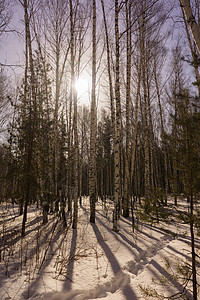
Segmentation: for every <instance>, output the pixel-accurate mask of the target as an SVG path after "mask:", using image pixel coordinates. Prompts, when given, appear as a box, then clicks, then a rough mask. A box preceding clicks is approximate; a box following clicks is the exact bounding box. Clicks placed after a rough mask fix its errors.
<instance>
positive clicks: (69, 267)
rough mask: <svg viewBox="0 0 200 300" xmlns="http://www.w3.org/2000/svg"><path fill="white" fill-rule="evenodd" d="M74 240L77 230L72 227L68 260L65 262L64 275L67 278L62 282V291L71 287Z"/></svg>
mask: <svg viewBox="0 0 200 300" xmlns="http://www.w3.org/2000/svg"><path fill="white" fill-rule="evenodd" d="M76 240H77V230H76V229H73V234H72V240H71V248H70V253H69V262H68V264H67V269H66V276H67V280H66V281H65V282H64V284H63V291H69V290H71V288H72V282H73V281H72V278H73V270H74V262H75V259H74V256H75V253H76Z"/></svg>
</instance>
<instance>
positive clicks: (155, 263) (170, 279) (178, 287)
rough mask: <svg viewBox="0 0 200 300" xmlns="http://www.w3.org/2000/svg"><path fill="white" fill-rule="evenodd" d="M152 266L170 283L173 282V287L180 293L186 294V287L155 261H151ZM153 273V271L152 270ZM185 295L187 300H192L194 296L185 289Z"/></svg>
mask: <svg viewBox="0 0 200 300" xmlns="http://www.w3.org/2000/svg"><path fill="white" fill-rule="evenodd" d="M150 264H152V266H153V267H154V268H155V269H156V270H158V271H159V272H160V273H161V274H162V275H163V276H164V277H165V278H166V279H167V280H168V281H170V282H171V284H173V286H174V287H175V288H176V289H177V290H178V291H179V293H183V292H184V287H183V285H182V284H181V283H179V282H178V281H177V280H175V279H173V278H172V277H171V276H170V275H169V274H168V273H167V272H166V271H165V270H164V269H163V268H162V267H161V266H160V265H159V264H158V263H157V262H156V261H155V260H154V259H152V260H151V262H150ZM151 271H152V270H151ZM184 294H185V295H187V297H189V298H187V299H192V294H191V293H190V292H189V291H188V290H187V289H185V293H184Z"/></svg>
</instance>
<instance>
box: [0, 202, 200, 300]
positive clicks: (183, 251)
mask: <svg viewBox="0 0 200 300" xmlns="http://www.w3.org/2000/svg"><path fill="white" fill-rule="evenodd" d="M180 201H181V202H180ZM180 201H179V206H178V209H180V210H182V211H184V210H186V211H187V205H188V204H187V201H186V200H184V199H182V200H180ZM96 208H97V212H96V224H90V223H89V201H88V199H87V198H83V201H82V206H80V207H79V219H78V229H77V230H73V229H72V228H71V225H70V217H69V216H67V221H68V227H67V228H66V229H63V227H62V222H61V221H60V220H59V217H58V216H56V215H49V216H48V218H49V222H48V224H46V225H42V215H41V212H40V210H39V209H37V208H36V207H35V206H30V207H29V209H28V221H27V225H26V236H25V238H24V239H21V238H20V229H21V222H22V217H21V216H18V207H17V206H16V205H14V206H13V205H11V204H9V205H6V204H1V211H0V234H1V244H0V247H1V257H0V258H1V259H0V270H1V271H0V299H1V300H8V299H13V300H18V299H34V300H38V299H46V300H55V299H58V300H62V299H65V300H66V299H69V300H71V299H77V300H83V299H99V300H103V299H106V300H122V299H127V300H134V299H181V297H182V298H183V299H192V282H191V280H187V278H188V277H190V275H191V274H190V273H191V269H190V266H191V248H190V234H189V226H188V225H186V224H181V223H180V222H177V221H176V220H175V218H174V217H173V214H172V212H175V210H174V208H173V207H171V214H169V216H168V218H166V220H165V221H162V222H159V223H153V224H150V223H147V222H146V221H144V220H143V221H142V220H139V221H138V222H137V228H136V229H135V232H134V233H133V232H132V225H131V218H129V219H125V218H123V217H121V218H120V221H119V227H120V230H119V232H118V233H116V232H113V231H112V225H113V224H112V209H113V207H112V202H109V201H107V208H106V209H105V207H104V205H102V202H101V201H99V202H98V203H97V206H96ZM176 214H178V213H176ZM196 246H197V248H196V250H197V254H198V255H199V252H200V251H199V247H200V239H199V238H198V237H197V238H196ZM198 261H199V257H198V256H197V271H198V272H199V267H200V265H199V264H198ZM190 278H191V277H190ZM170 297H173V298H170Z"/></svg>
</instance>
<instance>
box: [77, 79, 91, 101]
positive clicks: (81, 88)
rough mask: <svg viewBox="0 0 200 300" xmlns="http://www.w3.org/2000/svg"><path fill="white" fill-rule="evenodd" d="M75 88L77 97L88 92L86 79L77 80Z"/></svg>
mask: <svg viewBox="0 0 200 300" xmlns="http://www.w3.org/2000/svg"><path fill="white" fill-rule="evenodd" d="M75 87H76V91H77V93H78V96H79V97H81V96H83V95H84V94H86V93H88V92H89V82H88V80H87V79H86V78H83V77H79V78H77V79H76V83H75Z"/></svg>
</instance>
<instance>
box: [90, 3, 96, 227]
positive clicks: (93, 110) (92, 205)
mask: <svg viewBox="0 0 200 300" xmlns="http://www.w3.org/2000/svg"><path fill="white" fill-rule="evenodd" d="M90 125H91V128H90V166H89V193H90V222H91V223H95V202H96V165H95V163H96V160H95V152H96V151H95V150H96V149H95V148H96V147H95V144H96V0H93V31H92V103H91V124H90Z"/></svg>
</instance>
